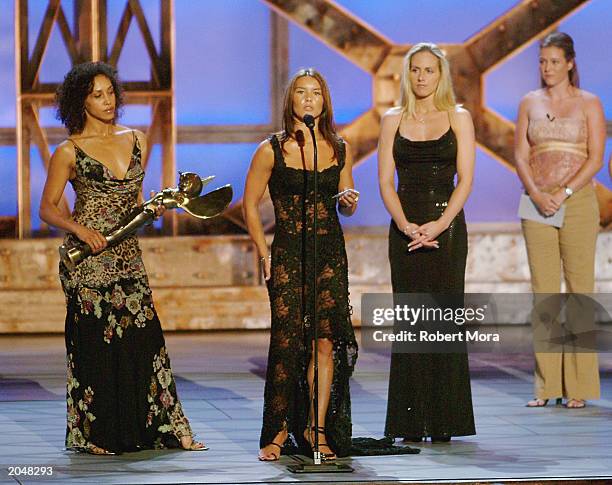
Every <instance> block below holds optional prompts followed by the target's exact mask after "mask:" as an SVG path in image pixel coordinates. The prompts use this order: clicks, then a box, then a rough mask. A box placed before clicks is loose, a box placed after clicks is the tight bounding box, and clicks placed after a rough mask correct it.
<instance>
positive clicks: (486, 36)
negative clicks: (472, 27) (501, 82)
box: [464, 0, 589, 73]
mask: <svg viewBox="0 0 612 485" xmlns="http://www.w3.org/2000/svg"><path fill="white" fill-rule="evenodd" d="M588 1H589V0H563V1H562V2H560V1H559V0H531V1H523V2H520V3H519V4H518V5H517V6H515V7H514V8H512V9H511V10H509V11H508V12H507V13H506V14H504V15H502V16H501V17H499V18H498V19H496V20H495V21H494V22H492V23H490V24H489V25H487V26H486V27H485V28H484V29H482V30H481V31H480V32H478V33H477V34H476V35H474V36H473V37H471V38H470V39H468V40H467V41H466V42H465V43H464V47H465V49H466V50H467V51H468V52H469V53H470V56H471V57H472V59H473V62H475V63H476V64H477V65H478V68H479V70H480V72H481V73H485V72H486V71H487V70H489V69H491V68H493V67H494V66H495V65H497V64H499V63H500V62H502V61H503V60H504V59H506V58H507V57H508V56H510V55H511V54H513V53H514V52H516V51H517V50H519V49H522V48H523V47H524V46H525V45H526V44H527V43H528V42H530V41H531V40H532V39H534V38H535V37H537V36H538V35H542V34H543V33H545V32H546V31H547V30H549V29H552V28H553V27H554V26H555V25H556V24H558V23H559V22H560V21H561V20H563V19H564V18H565V17H567V16H568V15H570V14H571V13H573V12H574V11H575V10H576V9H577V8H579V7H581V6H583V5H585V4H586V3H588Z"/></svg>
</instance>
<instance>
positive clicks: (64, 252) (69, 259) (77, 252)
mask: <svg viewBox="0 0 612 485" xmlns="http://www.w3.org/2000/svg"><path fill="white" fill-rule="evenodd" d="M59 253H60V260H61V262H62V263H64V266H66V268H68V271H74V270H75V269H76V267H77V266H78V265H79V263H81V261H83V260H84V259H85V258H87V257H88V256H91V254H92V251H91V248H90V247H89V244H83V245H81V246H76V247H73V248H70V249H68V247H67V246H66V245H65V244H62V245H61V246H60V247H59Z"/></svg>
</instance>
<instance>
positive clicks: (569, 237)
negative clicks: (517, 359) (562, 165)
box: [522, 184, 600, 399]
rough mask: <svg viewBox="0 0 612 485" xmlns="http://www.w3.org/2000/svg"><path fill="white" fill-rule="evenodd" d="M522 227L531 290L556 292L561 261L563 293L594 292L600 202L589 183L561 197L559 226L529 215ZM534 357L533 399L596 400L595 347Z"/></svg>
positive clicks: (596, 363)
mask: <svg viewBox="0 0 612 485" xmlns="http://www.w3.org/2000/svg"><path fill="white" fill-rule="evenodd" d="M522 226H523V234H524V236H525V243H526V246H527V257H528V260H529V269H530V270H531V285H532V288H533V292H534V293H559V292H560V291H561V266H562V265H563V274H564V276H565V283H566V285H567V291H568V292H570V293H593V289H594V286H595V245H596V242H597V234H598V232H599V207H598V205H597V198H596V196H595V191H594V189H593V186H592V185H591V184H588V185H586V186H585V187H583V188H582V189H580V190H579V191H577V192H576V193H575V194H573V195H572V196H571V197H570V198H568V199H567V200H566V201H565V218H564V221H563V227H561V228H556V227H553V226H549V225H546V224H541V223H539V222H534V221H529V220H523V221H522ZM532 323H533V324H534V326H535V325H537V323H536V322H532ZM536 331H537V329H536V328H534V333H535V332H536ZM535 361H536V368H535V381H534V390H535V397H536V398H538V399H551V398H556V397H565V398H574V399H599V392H600V391H599V369H598V361H597V354H596V353H595V352H592V353H574V352H564V353H542V352H536V353H535Z"/></svg>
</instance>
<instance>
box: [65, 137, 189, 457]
mask: <svg viewBox="0 0 612 485" xmlns="http://www.w3.org/2000/svg"><path fill="white" fill-rule="evenodd" d="M73 144H74V142H73ZM74 146H75V154H76V177H75V178H74V179H72V180H71V183H72V186H73V188H74V191H75V193H76V201H75V207H74V211H73V214H72V216H73V219H74V220H75V221H76V222H78V223H79V224H82V225H84V226H86V227H89V228H92V229H97V230H99V231H100V232H102V233H104V232H105V231H108V230H109V229H111V228H113V227H114V226H116V225H117V224H118V223H119V222H120V221H121V220H122V219H123V218H124V217H126V216H127V215H129V213H130V212H131V211H132V210H133V209H134V208H135V207H136V206H137V204H138V194H139V193H140V191H141V188H142V181H143V179H144V171H143V169H142V167H141V164H140V157H141V150H140V146H139V144H138V139H137V138H136V137H135V136H134V146H133V150H132V156H131V162H130V166H129V169H128V171H127V173H126V174H125V177H124V178H123V179H117V178H115V177H114V176H113V174H112V173H111V172H110V171H109V170H108V169H107V168H106V166H105V165H103V164H102V163H100V162H99V161H97V160H95V159H94V158H92V157H90V156H88V155H87V154H86V153H85V152H84V151H83V150H81V149H80V148H79V147H78V146H77V145H76V144H74ZM64 242H65V243H66V245H67V246H69V247H71V246H74V245H75V244H77V243H79V241H78V240H77V239H76V237H75V236H74V235H72V234H69V235H67V236H66V238H65V241H64ZM60 279H61V282H62V287H63V290H64V294H65V296H66V305H67V315H66V329H65V337H66V351H67V365H68V383H67V393H66V399H67V408H68V416H67V427H66V447H67V448H68V449H73V450H85V449H86V448H87V447H88V445H90V444H92V445H95V446H98V447H100V448H104V449H106V450H108V451H111V452H116V453H117V452H123V451H135V450H139V449H145V448H160V447H164V446H170V447H176V446H178V445H179V441H178V440H179V439H180V438H181V437H183V436H191V435H192V432H191V428H190V426H189V422H188V420H187V418H186V417H185V415H184V414H183V409H182V407H181V403H180V401H179V400H178V397H177V393H176V385H175V381H174V377H173V375H172V371H171V369H170V359H169V357H168V353H167V351H166V347H165V341H164V336H163V334H162V329H161V325H160V322H159V319H158V317H157V313H156V311H155V307H154V305H153V299H152V296H151V289H150V288H149V283H148V280H147V274H146V272H145V268H144V265H143V262H142V259H141V251H140V247H139V246H138V240H137V239H136V237H135V236H131V237H129V238H127V239H125V240H124V241H122V242H121V243H120V244H118V245H117V246H115V247H112V248H107V249H105V250H104V251H102V252H101V253H99V254H97V255H94V256H91V257H89V258H88V259H86V260H85V261H83V262H82V263H81V264H80V265H79V266H77V268H76V270H75V271H73V272H69V271H68V269H67V268H66V267H65V266H64V265H63V264H62V263H60Z"/></svg>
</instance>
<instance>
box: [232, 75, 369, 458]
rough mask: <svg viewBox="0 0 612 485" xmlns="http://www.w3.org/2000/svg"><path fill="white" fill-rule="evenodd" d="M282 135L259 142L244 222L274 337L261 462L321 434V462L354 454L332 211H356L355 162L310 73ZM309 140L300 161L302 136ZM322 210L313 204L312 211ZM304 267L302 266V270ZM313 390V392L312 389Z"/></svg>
mask: <svg viewBox="0 0 612 485" xmlns="http://www.w3.org/2000/svg"><path fill="white" fill-rule="evenodd" d="M305 115H311V116H313V117H314V118H315V123H316V124H315V136H316V139H317V146H318V197H317V200H316V201H315V200H313V195H314V193H313V175H314V172H313V144H312V140H311V137H310V135H309V131H308V128H307V127H306V126H305V124H304V122H303V118H304V116H305ZM283 128H284V130H283V131H282V132H281V133H278V134H275V135H272V136H270V137H269V138H268V139H267V140H265V141H264V142H262V143H261V144H260V145H259V147H258V148H257V151H256V152H255V155H254V156H253V160H252V162H251V167H250V169H249V173H248V176H247V181H246V186H245V192H244V213H245V214H244V215H245V220H246V222H247V225H248V229H249V234H250V235H251V237H252V239H253V241H254V243H255V245H256V246H257V250H258V252H259V255H260V258H261V263H262V267H263V273H264V277H265V280H266V283H267V286H268V293H269V296H270V308H271V313H272V329H271V336H270V349H269V354H268V368H267V374H266V385H265V393H264V412H263V427H262V431H261V437H260V453H259V458H260V459H261V460H266V461H271V460H278V459H279V457H280V455H281V452H282V451H283V447H285V448H286V450H287V449H288V448H290V447H291V448H292V449H294V447H295V446H299V445H300V444H304V442H307V444H308V445H310V446H312V444H313V443H314V439H315V433H318V434H319V443H320V451H321V452H322V453H323V458H324V459H328V460H329V459H333V458H335V456H336V455H338V456H343V455H346V454H348V451H349V449H350V446H351V407H350V396H349V383H348V381H349V377H350V375H351V374H352V371H353V367H354V365H355V360H356V358H357V344H356V342H355V336H354V333H353V328H352V325H351V317H350V306H349V295H348V274H347V259H346V251H345V247H344V236H343V234H342V228H341V226H340V222H339V220H338V214H337V211H336V204H338V205H339V210H340V212H341V213H342V214H343V215H346V216H350V215H352V214H353V212H354V211H355V209H356V207H357V199H358V195H357V193H356V192H351V191H349V192H348V193H346V194H345V195H343V196H341V197H339V198H334V195H335V194H336V193H339V192H340V191H343V190H345V189H347V188H350V189H352V188H353V177H352V173H351V170H352V162H351V157H350V151H349V150H348V149H347V147H346V143H345V142H344V141H343V140H342V139H341V138H340V137H339V136H338V135H337V134H336V132H335V128H334V122H333V113H332V105H331V99H330V95H329V90H328V87H327V83H326V82H325V80H324V79H323V77H322V76H321V75H320V74H319V73H318V72H317V71H315V70H314V69H303V70H300V71H299V72H298V73H297V74H296V75H295V76H294V77H293V78H292V80H291V82H290V84H289V87H288V88H287V92H286V95H285V105H284V117H283ZM300 130H301V131H302V132H303V133H304V134H305V135H306V136H305V146H304V148H303V150H304V163H303V162H302V157H301V155H300V147H299V146H298V142H297V141H296V136H298V138H299V135H296V133H297V132H298V131H300ZM266 187H268V188H269V190H270V196H271V198H272V202H273V204H274V215H275V221H276V228H275V231H274V241H273V243H272V248H271V254H270V255H269V254H268V247H267V244H266V241H265V238H264V231H263V227H262V223H261V219H260V216H259V211H258V204H259V201H260V200H261V198H262V196H263V195H264V192H265V190H266ZM315 202H316V204H315ZM315 210H316V212H317V218H318V225H317V236H318V250H317V267H316V268H314V267H313V249H314V248H313V242H314V241H313V235H314V230H313V215H314V212H315ZM304 261H305V264H304ZM315 271H316V276H317V286H318V289H317V295H316V296H317V321H318V327H317V328H318V340H317V343H318V344H317V345H318V359H319V379H318V385H319V393H318V397H319V409H318V420H319V428H318V429H316V428H315V427H314V426H313V423H314V418H313V416H314V415H313V409H312V399H311V398H312V392H311V391H312V388H313V382H314V377H313V365H312V356H313V352H314V348H313V344H314V340H313V334H312V331H313V325H312V323H313V320H312V315H313V309H314V305H313V299H312V293H311V282H312V281H313V277H314V273H315ZM309 389H310V391H309Z"/></svg>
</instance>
